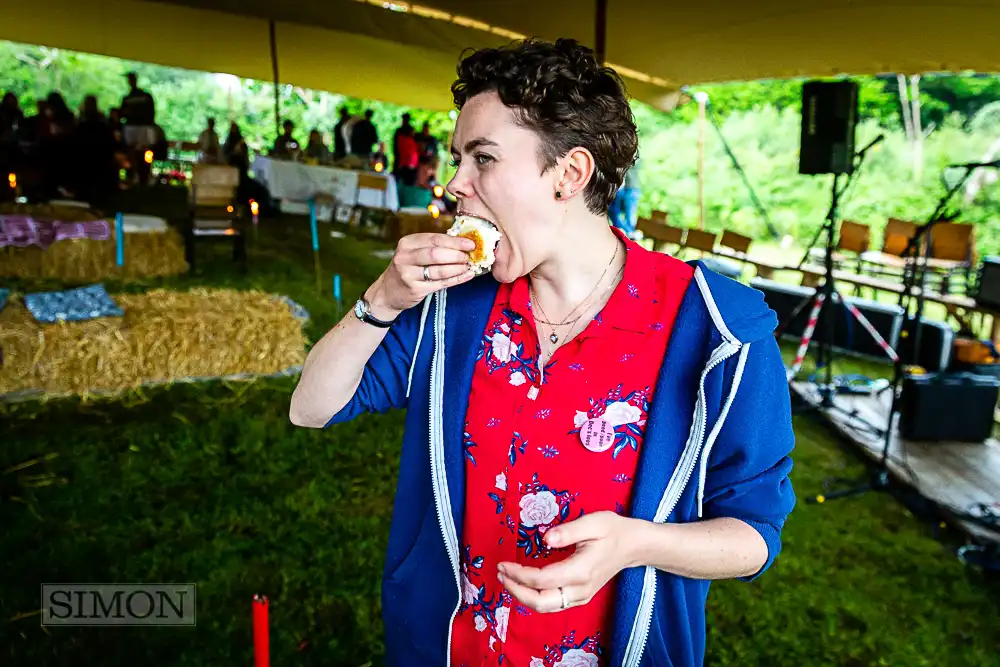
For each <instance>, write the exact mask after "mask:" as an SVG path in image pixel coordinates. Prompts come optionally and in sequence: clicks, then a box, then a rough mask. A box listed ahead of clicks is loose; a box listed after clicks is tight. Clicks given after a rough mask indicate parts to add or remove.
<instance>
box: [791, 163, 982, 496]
mask: <svg viewBox="0 0 1000 667" xmlns="http://www.w3.org/2000/svg"><path fill="white" fill-rule="evenodd" d="M955 166H957V167H959V168H961V169H964V170H965V171H964V172H963V174H962V177H961V178H960V179H959V180H958V181H956V183H955V184H954V185H952V186H951V187H950V188H948V191H947V192H945V194H944V195H943V196H942V197H941V199H940V200H939V201H938V204H937V207H936V208H935V209H934V212H933V213H932V214H931V216H930V218H929V219H928V220H927V222H926V223H924V224H923V225H921V226H920V227H918V228H917V231H916V233H915V234H914V235H913V237H912V238H911V239H910V240H909V242H908V243H907V244H906V249H905V250H903V253H902V257H903V258H904V268H903V293H902V294H901V295H900V297H899V305H900V306H902V307H903V325H902V328H901V329H900V331H901V332H903V334H905V333H906V332H907V331H909V326H910V323H911V321H912V322H913V323H914V325H913V326H914V335H913V347H912V348H911V350H912V355H911V356H912V358H913V359H914V360H916V359H917V355H919V353H920V333H921V328H922V326H923V324H922V317H923V310H924V292H925V290H926V276H927V260H929V259H930V253H931V244H930V238H928V239H927V243H925V244H924V256H923V261H921V257H920V256H919V248H920V243H921V239H923V238H924V236H925V235H927V236H928V237H929V236H930V231H931V229H932V228H933V227H934V226H935V225H936V224H938V223H939V222H942V216H943V215H944V212H945V210H946V209H947V208H948V203H949V202H950V201H951V199H952V197H954V196H955V193H957V192H958V191H959V190H961V189H962V188H963V187H964V186H965V184H966V183H967V182H968V180H969V178H970V177H971V175H972V172H973V171H974V170H975V169H977V168H978V167H982V166H996V165H983V164H968V165H955ZM907 258H908V259H909V261H905V260H906V259H907ZM918 275H919V276H920V277H919V279H918V278H917V276H918ZM918 288H919V291H916V290H918ZM914 296H915V297H916V310H915V313H914V314H913V316H912V317H911V315H910V302H911V301H912V300H913V298H914ZM903 334H901V335H903ZM905 375H906V373H905V364H904V362H903V355H901V354H900V355H898V358H897V359H896V361H895V363H894V364H893V374H892V376H893V377H892V384H891V385H890V388H891V390H892V394H891V396H892V404H891V406H890V408H889V416H888V417H887V419H886V426H885V430H884V436H883V441H882V451H881V453H880V454H879V459H878V464H877V466H876V468H875V470H874V471H872V473H871V476H870V479H869V481H868V482H866V483H864V484H860V485H857V486H854V487H850V488H846V489H841V490H838V491H834V492H832V493H827V494H823V495H820V496H816V497H815V498H814V499H810V500H813V501H815V502H825V501H827V500H836V499H838V498H847V497H850V496H857V495H861V494H863V493H867V492H868V491H880V490H886V489H888V488H889V484H890V482H889V451H890V450H891V449H892V439H893V435H894V430H895V426H896V413H897V412H898V411H899V401H900V398H901V396H900V394H901V392H900V386H901V385H902V383H903V378H904V377H905Z"/></svg>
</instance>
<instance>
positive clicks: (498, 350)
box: [493, 332, 511, 364]
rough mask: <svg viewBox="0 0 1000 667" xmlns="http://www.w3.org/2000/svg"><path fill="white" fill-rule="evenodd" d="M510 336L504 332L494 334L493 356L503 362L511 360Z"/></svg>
mask: <svg viewBox="0 0 1000 667" xmlns="http://www.w3.org/2000/svg"><path fill="white" fill-rule="evenodd" d="M510 347H511V343H510V337H509V336H506V335H504V334H502V333H499V332H497V333H495V334H493V358H494V359H496V360H497V361H499V362H500V363H501V364H505V363H507V362H508V361H510Z"/></svg>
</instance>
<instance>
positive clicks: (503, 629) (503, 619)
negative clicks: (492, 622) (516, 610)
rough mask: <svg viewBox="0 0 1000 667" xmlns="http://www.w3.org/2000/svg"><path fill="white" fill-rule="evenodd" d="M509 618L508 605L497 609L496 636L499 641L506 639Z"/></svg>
mask: <svg viewBox="0 0 1000 667" xmlns="http://www.w3.org/2000/svg"><path fill="white" fill-rule="evenodd" d="M508 620H510V607H500V608H499V609H497V637H499V638H500V641H502V642H505V641H507V621H508Z"/></svg>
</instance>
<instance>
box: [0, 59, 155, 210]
mask: <svg viewBox="0 0 1000 667" xmlns="http://www.w3.org/2000/svg"><path fill="white" fill-rule="evenodd" d="M127 78H128V83H129V91H128V93H126V94H125V96H124V97H123V98H122V100H121V103H120V104H119V106H118V107H116V108H113V109H110V110H109V111H108V113H107V115H105V114H104V113H102V112H101V110H100V109H99V108H98V105H97V98H96V97H94V96H93V95H88V96H86V97H85V98H84V100H83V104H82V105H81V106H80V109H79V110H78V111H77V112H76V113H74V112H73V111H72V110H71V109H70V108H69V107H68V105H67V104H66V101H65V99H64V98H63V96H62V95H61V94H60V93H59V92H52V93H49V95H48V96H47V97H46V98H45V99H42V100H38V101H37V102H36V108H37V111H36V113H35V114H34V115H30V116H29V115H25V113H24V112H23V110H22V109H21V103H20V100H19V99H18V98H17V96H16V95H15V94H14V93H12V92H7V93H6V94H5V95H4V96H3V100H2V102H0V171H2V173H5V174H8V173H14V174H17V175H18V179H19V181H20V185H21V189H22V191H25V192H26V193H28V194H30V195H31V196H32V197H37V198H41V199H51V198H60V197H72V198H76V199H81V200H84V201H88V202H91V203H92V204H95V205H100V204H102V203H104V202H106V201H108V199H109V198H110V197H111V196H112V195H113V194H114V192H115V191H116V190H117V188H118V184H119V182H120V171H121V170H122V169H126V170H127V171H128V172H129V174H130V177H131V178H134V179H136V180H140V181H143V182H145V181H146V180H148V178H149V172H150V164H149V163H148V162H147V161H146V160H145V155H146V151H152V152H153V157H154V158H155V159H165V158H166V157H167V148H168V146H167V139H166V136H165V134H164V132H163V129H162V128H161V127H160V126H159V125H157V124H156V105H155V103H154V101H153V96H152V95H150V94H149V92H147V91H145V90H143V89H142V88H140V87H139V85H138V78H137V76H136V75H135V74H134V73H130V74H129V75H128V76H127Z"/></svg>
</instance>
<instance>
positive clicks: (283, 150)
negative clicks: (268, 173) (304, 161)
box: [271, 120, 299, 160]
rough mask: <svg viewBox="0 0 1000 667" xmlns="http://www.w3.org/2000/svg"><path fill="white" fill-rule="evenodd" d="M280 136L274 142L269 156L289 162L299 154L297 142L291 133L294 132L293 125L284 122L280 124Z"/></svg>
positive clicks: (290, 122)
mask: <svg viewBox="0 0 1000 667" xmlns="http://www.w3.org/2000/svg"><path fill="white" fill-rule="evenodd" d="M281 130H282V132H281V136H280V137H278V138H277V139H275V140H274V147H273V148H272V149H271V155H272V156H273V157H276V158H281V159H282V160H291V159H292V158H294V157H295V154H296V153H298V152H299V142H297V141H295V138H294V137H293V136H292V132H293V131H294V130H295V123H293V122H292V121H290V120H285V122H284V123H282V124H281Z"/></svg>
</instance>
